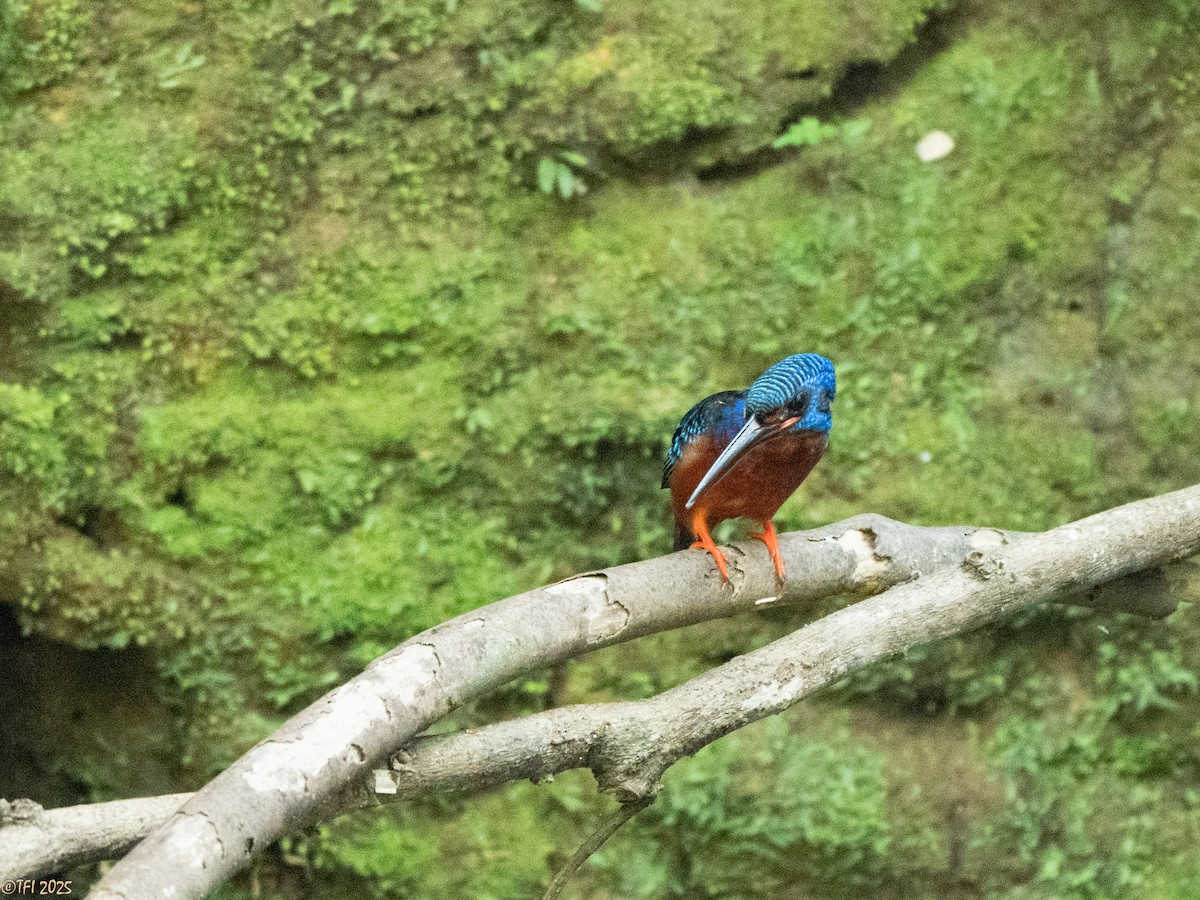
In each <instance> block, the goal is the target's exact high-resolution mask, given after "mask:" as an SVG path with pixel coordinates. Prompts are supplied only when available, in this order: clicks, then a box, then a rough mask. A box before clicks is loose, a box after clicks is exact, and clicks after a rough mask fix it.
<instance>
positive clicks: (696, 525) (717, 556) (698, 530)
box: [691, 510, 729, 582]
mask: <svg viewBox="0 0 1200 900" xmlns="http://www.w3.org/2000/svg"><path fill="white" fill-rule="evenodd" d="M704 518H705V516H704V513H703V512H702V511H700V510H697V513H696V515H695V516H693V517H692V534H694V535H696V537H697V538H699V540H697V541H696V543H694V544H692V547H691V549H693V550H707V551H708V552H709V553H710V554H711V555H712V558H713V561H714V562H716V564H717V569H718V570H719V571H720V572H721V578H722V579H724V580H725V581H726V582H728V581H729V564H728V563H727V562H726V561H725V554H724V553H722V552H721V549H720V548H719V547H718V546H717V545H716V542H715V541H713V539H712V535H711V534H709V533H708V523H707V522H706V521H704Z"/></svg>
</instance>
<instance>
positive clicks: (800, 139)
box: [771, 116, 839, 150]
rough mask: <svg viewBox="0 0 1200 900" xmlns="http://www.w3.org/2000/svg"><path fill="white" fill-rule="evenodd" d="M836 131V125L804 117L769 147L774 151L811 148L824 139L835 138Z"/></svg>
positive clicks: (815, 118) (811, 117) (813, 117)
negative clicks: (788, 148)
mask: <svg viewBox="0 0 1200 900" xmlns="http://www.w3.org/2000/svg"><path fill="white" fill-rule="evenodd" d="M838 131H839V129H838V127H837V126H836V125H826V124H824V123H822V122H821V120H820V119H818V118H817V117H816V116H805V117H804V118H803V119H801V120H800V121H799V122H796V123H795V124H794V125H792V126H791V127H790V128H788V130H787V131H785V132H784V133H783V134H781V135H780V136H779V137H777V138H776V139H775V141H774V143H772V144H771V146H772V147H774V148H775V149H776V150H780V149H782V148H784V147H805V146H808V147H813V146H816V145H817V144H819V143H821V141H823V140H825V139H826V138H831V137H835V136H836V135H837V134H838Z"/></svg>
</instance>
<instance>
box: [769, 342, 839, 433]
mask: <svg viewBox="0 0 1200 900" xmlns="http://www.w3.org/2000/svg"><path fill="white" fill-rule="evenodd" d="M836 390H837V382H836V379H835V378H834V374H833V363H831V362H830V361H829V360H827V359H826V358H825V357H823V356H820V355H819V354H816V353H797V354H796V355H795V356H789V357H788V358H787V359H785V360H781V361H780V362H777V363H775V365H773V366H771V368H769V369H767V371H765V372H763V373H762V375H761V376H759V378H758V380H757V381H755V382H754V384H752V385H750V390H748V391H746V412H747V413H748V414H749V415H752V416H754V418H756V419H757V420H758V422H759V424H761V425H763V426H766V427H770V426H778V425H781V424H783V423H785V422H786V423H790V424H788V425H786V426H785V430H787V431H819V432H821V433H823V434H824V433H828V431H829V429H830V428H832V427H833V408H832V407H833V395H834V393H835V391H836Z"/></svg>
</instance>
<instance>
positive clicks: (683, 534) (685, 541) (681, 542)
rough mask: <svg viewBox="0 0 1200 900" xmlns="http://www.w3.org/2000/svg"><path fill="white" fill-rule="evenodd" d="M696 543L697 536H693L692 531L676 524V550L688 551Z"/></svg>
mask: <svg viewBox="0 0 1200 900" xmlns="http://www.w3.org/2000/svg"><path fill="white" fill-rule="evenodd" d="M694 543H696V536H695V535H694V534H692V530H691V529H690V528H688V527H687V526H686V525H683V524H681V523H679V522H676V523H675V549H676V550H686V549H687V548H688V547H690V546H692V544H694Z"/></svg>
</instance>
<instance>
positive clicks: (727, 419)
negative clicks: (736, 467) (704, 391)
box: [662, 391, 746, 487]
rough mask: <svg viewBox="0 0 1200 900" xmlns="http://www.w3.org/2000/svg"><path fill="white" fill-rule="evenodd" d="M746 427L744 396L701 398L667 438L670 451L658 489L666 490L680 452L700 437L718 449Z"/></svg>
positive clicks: (742, 393) (728, 393) (726, 394)
mask: <svg viewBox="0 0 1200 900" xmlns="http://www.w3.org/2000/svg"><path fill="white" fill-rule="evenodd" d="M745 424H746V392H745V391H721V392H720V393H717V394H713V395H712V396H711V397H705V398H704V399H703V400H701V401H700V402H699V403H697V404H696V405H695V406H693V407H692V408H691V409H689V410H688V411H687V412H686V413H685V414H684V416H683V418H682V419H680V420H679V427H678V428H676V429H675V434H674V436H673V437H672V438H671V449H670V450H669V451H667V461H666V463H665V464H664V465H663V477H662V486H663V487H670V484H671V471H672V470H673V469H674V468H675V464H676V463H678V462H679V459H680V457H682V456H683V450H684V448H685V447H686V446H687V445H688V444H690V443H691V442H692V441H694V440H695V439H696V438H698V437H700V436H701V435H705V434H707V435H711V436H712V437H713V438H714V439H715V440H716V441H717V443H718V445H719V446H724V445H725V444H727V443H729V442H730V441H732V440H733V438H734V436H735V435H736V434H737V433H738V431H739V430H740V429H741V427H742V426H743V425H745Z"/></svg>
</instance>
